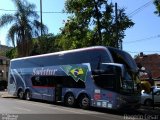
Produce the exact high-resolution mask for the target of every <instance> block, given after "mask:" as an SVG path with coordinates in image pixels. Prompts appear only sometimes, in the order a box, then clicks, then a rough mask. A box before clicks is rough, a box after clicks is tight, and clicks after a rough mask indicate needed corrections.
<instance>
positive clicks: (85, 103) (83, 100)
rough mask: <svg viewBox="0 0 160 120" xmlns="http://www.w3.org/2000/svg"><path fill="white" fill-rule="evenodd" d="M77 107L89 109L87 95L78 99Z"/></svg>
mask: <svg viewBox="0 0 160 120" xmlns="http://www.w3.org/2000/svg"><path fill="white" fill-rule="evenodd" d="M79 106H80V108H82V109H88V108H89V107H90V99H89V97H88V96H87V95H82V96H81V97H80V99H79Z"/></svg>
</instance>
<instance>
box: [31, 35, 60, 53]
mask: <svg viewBox="0 0 160 120" xmlns="http://www.w3.org/2000/svg"><path fill="white" fill-rule="evenodd" d="M58 37H59V35H56V36H55V35H53V34H46V35H44V36H41V37H39V38H34V39H33V45H32V51H31V54H30V55H39V54H45V53H52V52H56V51H60V50H62V49H61V48H60V47H59V46H58V43H57V40H58Z"/></svg>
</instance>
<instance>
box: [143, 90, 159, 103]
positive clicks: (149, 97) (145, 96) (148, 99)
mask: <svg viewBox="0 0 160 120" xmlns="http://www.w3.org/2000/svg"><path fill="white" fill-rule="evenodd" d="M153 95H154V104H160V88H154V89H153ZM141 104H144V105H146V106H152V105H153V97H152V92H150V93H149V94H148V93H145V91H143V90H142V92H141Z"/></svg>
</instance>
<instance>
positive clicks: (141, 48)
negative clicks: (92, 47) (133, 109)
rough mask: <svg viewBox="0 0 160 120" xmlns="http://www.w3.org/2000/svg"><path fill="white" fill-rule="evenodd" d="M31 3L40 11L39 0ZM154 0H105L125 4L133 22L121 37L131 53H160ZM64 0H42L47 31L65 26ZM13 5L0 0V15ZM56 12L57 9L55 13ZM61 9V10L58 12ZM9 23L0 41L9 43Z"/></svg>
mask: <svg viewBox="0 0 160 120" xmlns="http://www.w3.org/2000/svg"><path fill="white" fill-rule="evenodd" d="M28 1H29V2H30V3H34V4H35V5H36V6H37V8H36V10H37V11H40V7H39V6H40V0H28ZM150 1H151V2H150ZM152 1H153V0H108V2H113V3H115V2H117V4H118V8H125V12H126V15H128V16H129V18H130V19H132V21H133V22H134V23H135V25H134V26H133V27H131V28H128V29H127V30H126V31H125V38H124V39H123V50H125V51H127V52H129V53H130V54H131V55H132V56H133V57H134V56H135V55H138V54H139V53H140V52H143V53H144V54H155V53H157V54H160V30H159V28H160V17H158V16H157V15H155V14H154V11H155V6H154V5H153V3H152ZM64 2H65V0H42V4H43V6H42V8H43V12H53V13H43V23H44V24H45V25H47V27H48V28H49V33H53V34H57V33H59V32H60V28H61V27H63V26H64V20H66V19H67V16H69V15H67V14H64V13H61V12H62V10H63V9H64ZM2 9H5V10H15V6H14V4H13V2H12V0H5V2H4V0H0V16H1V15H3V14H5V13H6V14H9V13H11V14H13V13H14V12H13V11H12V12H11V11H4V10H2ZM57 12H58V13H57ZM59 12H60V13H59ZM8 28H9V26H8V27H4V28H1V29H0V42H1V44H2V45H10V44H8V42H7V39H6V35H7V30H8Z"/></svg>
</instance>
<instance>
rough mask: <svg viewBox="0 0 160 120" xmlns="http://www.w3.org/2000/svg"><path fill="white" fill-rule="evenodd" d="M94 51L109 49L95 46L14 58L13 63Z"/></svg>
mask: <svg viewBox="0 0 160 120" xmlns="http://www.w3.org/2000/svg"><path fill="white" fill-rule="evenodd" d="M93 49H103V50H107V47H104V46H93V47H86V48H79V49H73V50H65V51H60V52H54V53H47V54H41V55H34V56H27V57H21V58H14V59H12V60H11V61H16V60H24V59H30V58H38V57H45V56H51V55H64V54H66V53H73V52H80V51H86V50H93Z"/></svg>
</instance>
